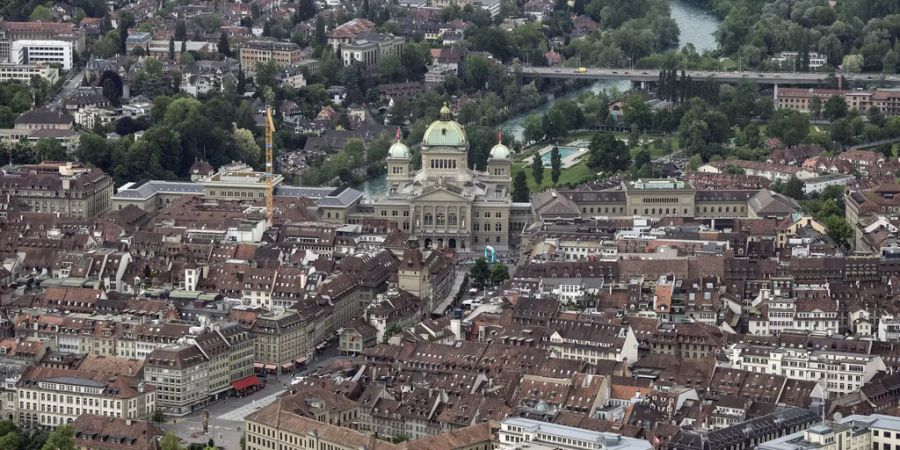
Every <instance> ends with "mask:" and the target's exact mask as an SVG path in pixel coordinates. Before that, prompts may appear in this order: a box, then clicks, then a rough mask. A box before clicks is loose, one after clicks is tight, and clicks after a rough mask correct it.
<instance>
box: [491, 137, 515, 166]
mask: <svg viewBox="0 0 900 450" xmlns="http://www.w3.org/2000/svg"><path fill="white" fill-rule="evenodd" d="M510 157H512V151H511V150H510V149H509V147H507V146H505V145H503V134H502V132H500V131H498V132H497V144H496V145H494V146H493V147H491V159H510Z"/></svg>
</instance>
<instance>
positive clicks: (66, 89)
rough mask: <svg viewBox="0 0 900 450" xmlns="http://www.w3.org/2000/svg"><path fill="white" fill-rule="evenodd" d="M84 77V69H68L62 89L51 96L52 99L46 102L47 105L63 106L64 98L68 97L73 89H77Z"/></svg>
mask: <svg viewBox="0 0 900 450" xmlns="http://www.w3.org/2000/svg"><path fill="white" fill-rule="evenodd" d="M82 79H84V71H83V70H79V71H77V72H75V71H70V72H69V74H68V75H66V83H65V84H64V85H63V87H62V89H60V90H59V92H57V93H56V95H54V96H53V99H52V100H50V102H48V104H49V106H53V107H56V108H60V107H62V106H63V102H64V101H65V99H67V98H69V96H70V95H71V94H72V92H73V91H75V90H76V89H78V87H79V86H81V80H82Z"/></svg>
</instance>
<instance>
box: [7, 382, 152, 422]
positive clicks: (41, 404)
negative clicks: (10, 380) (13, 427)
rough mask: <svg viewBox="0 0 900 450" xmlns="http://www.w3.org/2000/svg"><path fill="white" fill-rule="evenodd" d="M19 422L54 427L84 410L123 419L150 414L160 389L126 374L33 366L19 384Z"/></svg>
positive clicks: (70, 420) (17, 394)
mask: <svg viewBox="0 0 900 450" xmlns="http://www.w3.org/2000/svg"><path fill="white" fill-rule="evenodd" d="M16 397H17V398H18V409H17V415H18V417H19V424H20V425H21V426H23V427H26V428H43V429H53V428H56V427H57V426H59V425H64V424H68V423H72V422H73V421H75V419H77V418H78V417H79V416H81V415H82V414H94V415H100V416H108V417H117V418H123V419H142V418H149V417H150V415H151V414H153V412H154V411H155V410H156V389H155V388H154V387H153V386H148V385H146V384H144V382H143V380H140V379H137V378H134V377H128V376H123V375H116V376H110V375H109V374H106V373H99V372H92V371H84V370H70V369H57V368H47V367H37V366H29V367H27V368H26V369H25V371H24V372H23V373H22V376H21V378H20V379H19V381H18V383H17V384H16Z"/></svg>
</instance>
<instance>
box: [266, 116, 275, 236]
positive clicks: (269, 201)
mask: <svg viewBox="0 0 900 450" xmlns="http://www.w3.org/2000/svg"><path fill="white" fill-rule="evenodd" d="M273 133H275V122H273V121H272V108H271V107H270V106H266V217H268V219H269V225H270V226H271V225H272V218H273V216H274V210H275V199H274V196H275V192H274V190H275V189H274V186H273V184H272V180H273V178H274V177H275V175H273V174H272V166H273V164H272V134H273Z"/></svg>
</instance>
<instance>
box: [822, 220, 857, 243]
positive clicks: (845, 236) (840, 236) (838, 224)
mask: <svg viewBox="0 0 900 450" xmlns="http://www.w3.org/2000/svg"><path fill="white" fill-rule="evenodd" d="M823 225H825V226H826V227H827V228H828V236H829V237H831V239H833V240H834V242H835V243H837V244H838V245H840V246H842V247H844V248H846V247H848V246H849V244H850V238H852V237H853V228H851V227H850V224H848V223H847V221H846V220H845V219H844V218H843V217H841V216H838V215H833V216H829V217H827V218H825V221H824V223H823Z"/></svg>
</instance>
